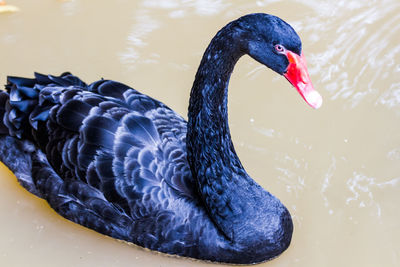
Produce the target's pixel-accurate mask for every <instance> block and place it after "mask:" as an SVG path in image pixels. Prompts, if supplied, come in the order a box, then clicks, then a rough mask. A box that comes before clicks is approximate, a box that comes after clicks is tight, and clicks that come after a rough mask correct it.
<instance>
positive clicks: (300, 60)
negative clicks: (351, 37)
mask: <svg viewBox="0 0 400 267" xmlns="http://www.w3.org/2000/svg"><path fill="white" fill-rule="evenodd" d="M236 23H237V24H236V25H237V28H238V29H239V30H238V32H239V34H240V39H241V49H242V50H243V51H244V52H245V53H247V54H248V55H250V56H251V57H252V58H254V59H255V60H257V61H258V62H260V63H261V64H263V65H265V66H267V67H268V68H270V69H272V70H273V71H275V72H277V73H278V74H280V75H283V76H284V77H285V78H286V79H287V80H288V81H289V82H290V83H291V84H292V85H293V86H294V87H295V88H296V89H297V91H298V92H299V94H300V95H301V96H302V97H303V99H304V100H305V101H306V102H307V103H308V104H309V105H310V106H311V107H313V108H316V109H317V108H319V107H321V105H322V97H321V95H320V94H319V93H318V92H317V91H316V90H315V89H314V86H313V85H312V83H311V79H310V76H309V74H308V70H307V65H306V60H305V56H304V53H303V52H302V46H301V40H300V37H299V36H298V35H297V33H296V32H295V30H294V29H293V28H292V27H291V26H290V25H289V24H288V23H286V22H285V21H283V20H282V19H280V18H278V17H275V16H272V15H268V14H261V13H257V14H250V15H247V16H243V17H241V18H240V19H238V20H237V21H236Z"/></svg>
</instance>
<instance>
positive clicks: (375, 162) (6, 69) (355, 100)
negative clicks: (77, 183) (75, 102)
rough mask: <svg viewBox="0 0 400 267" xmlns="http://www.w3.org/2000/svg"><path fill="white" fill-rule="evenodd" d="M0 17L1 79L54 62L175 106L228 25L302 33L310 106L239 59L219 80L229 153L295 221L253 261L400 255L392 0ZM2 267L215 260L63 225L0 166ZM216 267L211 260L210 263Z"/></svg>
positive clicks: (162, 2)
mask: <svg viewBox="0 0 400 267" xmlns="http://www.w3.org/2000/svg"><path fill="white" fill-rule="evenodd" d="M8 2H9V3H10V4H13V5H15V6H17V7H19V9H20V11H19V12H16V13H3V14H0V62H1V64H0V81H2V83H3V84H4V83H5V80H6V75H21V76H31V75H32V73H33V71H39V72H43V73H53V74H60V73H62V72H64V71H66V70H68V71H71V72H72V73H74V74H76V75H78V76H80V77H81V78H82V79H84V80H85V81H87V82H91V81H94V80H96V79H99V78H101V77H104V78H107V79H114V80H118V81H121V82H124V83H126V84H128V85H131V86H132V87H134V88H136V89H138V90H140V91H142V92H144V93H146V94H149V95H151V96H153V97H155V98H157V99H159V100H161V101H163V102H164V103H166V104H168V105H169V106H170V107H171V108H173V109H174V110H176V111H177V112H178V113H180V114H182V115H184V116H186V112H187V104H188V97H189V91H190V88H191V84H192V82H193V79H194V74H195V72H196V69H197V66H198V64H199V62H200V59H201V56H202V53H203V51H204V49H205V48H206V46H207V44H208V42H209V41H210V40H211V38H212V37H213V35H214V34H215V33H216V32H217V31H218V30H219V29H220V28H221V27H222V26H223V25H225V24H226V23H227V22H229V21H231V20H233V19H235V18H237V17H239V16H241V15H244V14H247V13H251V12H266V13H271V14H274V15H277V16H279V17H281V18H283V19H285V20H286V21H287V22H289V23H290V24H291V25H293V27H294V28H295V29H296V30H297V32H298V33H299V35H300V36H301V38H302V40H303V49H304V53H305V55H306V57H307V60H308V66H309V70H310V75H311V78H312V80H313V83H314V86H315V88H316V89H318V90H319V92H320V93H321V94H322V95H323V97H324V104H323V106H322V108H321V109H320V110H317V111H315V110H312V109H311V108H309V107H308V106H307V105H306V104H305V103H304V101H303V100H302V99H301V97H300V96H298V95H297V93H296V92H295V90H294V89H293V88H291V87H290V85H289V84H288V83H287V81H286V80H285V79H284V78H282V77H278V76H277V75H276V74H274V73H272V71H270V70H268V69H266V68H265V67H263V66H260V65H259V64H258V63H257V62H255V61H253V60H251V59H250V58H249V57H243V58H242V59H241V60H240V61H239V63H238V65H237V67H236V68H235V71H234V73H233V76H232V79H231V86H230V94H229V114H230V117H229V120H230V125H231V131H232V136H233V139H234V142H235V147H236V150H237V151H238V154H239V156H240V158H241V160H242V162H243V164H244V166H245V167H246V169H247V171H248V172H249V173H250V174H251V175H252V177H254V178H255V179H256V180H257V182H259V183H260V184H262V185H263V187H265V188H266V189H268V190H269V191H270V192H271V193H273V194H274V195H276V196H278V197H279V198H280V199H281V200H282V202H283V203H284V204H285V205H286V206H287V207H288V209H289V210H290V212H291V214H292V215H293V219H294V226H295V231H294V235H293V240H292V244H291V246H290V248H289V249H288V250H287V251H286V252H285V253H283V254H282V255H281V256H280V257H279V258H277V259H275V260H273V261H271V262H267V263H264V264H261V265H259V266H307V267H310V266H399V265H400V242H399V239H400V227H399V221H400V213H399V212H398V208H397V207H398V203H400V193H399V192H400V134H399V132H400V39H399V36H400V2H399V1H398V0H380V1H366V0H365V1H351V0H350V1H349V0H346V1H344V0H342V1H327V0H326V1H316V0H312V1H309V0H308V1H306V0H298V1H289V0H285V1H274V0H269V1H268V0H265V1H261V0H259V1H235V2H234V3H232V1H223V0H220V1H209V0H197V1H196V0H191V1H190V0H180V1H179V0H159V1H156V0H142V1H131V0H117V1H99V0H98V1H83V0H75V1H57V0H40V1H22V0H9V1H8ZM0 216H1V218H2V220H1V222H0V226H1V227H0V235H1V238H0V240H1V241H0V265H1V266H26V265H27V263H29V265H30V266H55V265H57V266H139V265H141V266H214V265H213V264H209V263H201V262H198V261H193V260H189V259H178V258H175V257H167V256H162V255H159V254H157V253H152V252H149V251H147V250H144V249H141V248H138V247H136V246H130V245H127V244H125V243H123V242H118V241H115V240H114V239H111V238H108V237H105V236H102V235H100V234H97V233H95V232H93V231H91V230H88V229H85V228H83V227H81V226H79V225H76V224H74V223H71V222H69V221H67V220H65V219H63V218H61V217H60V216H58V215H57V214H56V213H55V212H54V211H53V210H51V209H50V208H49V206H48V205H47V204H46V202H45V201H43V200H40V199H38V198H36V197H35V196H33V195H31V194H29V193H28V192H26V191H25V190H24V189H23V188H22V187H20V186H19V185H18V183H17V182H16V179H15V177H14V176H13V175H12V174H11V173H10V172H9V171H8V170H7V169H6V168H5V167H4V166H3V165H1V179H0ZM215 266H218V265H215Z"/></svg>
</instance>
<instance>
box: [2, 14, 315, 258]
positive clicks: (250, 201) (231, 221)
mask: <svg viewBox="0 0 400 267" xmlns="http://www.w3.org/2000/svg"><path fill="white" fill-rule="evenodd" d="M244 54H249V55H250V56H252V57H253V58H254V59H256V60H257V61H259V62H260V63H262V64H264V65H266V66H267V67H269V68H271V69H273V70H274V71H276V72H277V73H279V74H281V75H285V77H286V78H287V79H288V80H289V81H290V82H291V83H292V84H293V85H294V86H295V87H296V88H297V89H298V90H299V92H300V94H301V95H302V96H303V98H304V99H305V100H306V101H307V102H308V103H309V104H310V105H311V106H313V107H319V106H320V104H321V100H320V96H319V95H317V96H315V93H316V92H315V91H314V90H313V88H312V85H311V83H310V82H309V77H308V73H307V70H306V68H305V65H304V66H302V65H301V64H303V61H302V60H303V55H302V53H301V42H300V39H299V37H298V36H297V34H296V33H295V32H294V30H293V29H292V28H291V27H290V26H289V25H288V24H287V23H285V22H284V21H282V20H281V19H279V18H277V17H274V16H271V15H267V14H250V15H247V16H244V17H241V18H239V19H237V20H235V21H233V22H231V23H229V24H228V25H227V26H225V27H224V28H223V29H222V30H220V31H219V32H218V33H217V35H216V36H215V37H214V39H213V40H212V42H211V43H210V45H209V46H208V48H207V50H206V52H205V54H204V56H203V59H202V61H201V63H200V67H199V69H198V72H197V74H196V78H195V81H194V84H193V88H192V91H191V97H190V103H189V115H188V117H189V120H188V122H186V121H185V120H184V119H183V118H182V117H181V116H180V115H178V114H177V113H175V112H174V111H173V110H171V109H170V108H169V107H167V106H166V105H164V104H163V103H161V102H159V101H157V100H155V99H153V98H151V97H149V96H146V95H144V94H141V93H139V92H138V91H136V90H135V89H133V88H130V87H129V86H126V85H124V84H121V83H118V82H115V81H111V80H103V79H102V80H99V81H96V82H94V83H92V84H89V85H87V84H86V83H84V82H83V81H81V80H80V79H79V78H77V77H76V76H73V75H72V74H70V73H64V74H62V75H61V76H51V75H42V74H38V73H36V74H35V78H33V79H28V78H19V77H8V82H7V85H6V89H7V90H6V91H7V92H5V91H2V92H1V93H0V115H1V116H2V118H3V120H2V122H3V123H0V151H1V152H0V160H1V161H2V162H3V163H4V164H6V165H7V166H8V167H9V168H10V169H11V170H12V171H13V172H14V174H15V175H16V177H17V178H18V180H19V182H20V183H21V184H22V185H23V186H24V187H25V188H26V189H27V190H29V191H30V192H32V193H33V194H35V195H37V196H38V197H41V198H44V199H46V200H47V201H48V203H49V205H50V206H51V207H52V208H53V209H54V210H55V211H56V212H57V213H59V214H60V215H61V216H63V217H65V218H67V219H69V220H71V221H74V222H76V223H79V224H81V225H83V226H86V227H88V228H90V229H93V230H95V231H97V232H100V233H102V234H105V235H109V236H112V237H114V238H117V239H122V240H126V241H129V242H133V243H135V244H137V245H139V246H143V247H146V248H149V249H152V250H157V251H160V252H164V253H168V254H176V255H182V256H186V257H193V258H198V259H203V260H210V261H218V262H226V263H242V264H243V263H258V262H262V261H266V260H269V259H272V258H274V257H276V256H278V255H279V254H281V253H282V252H283V251H284V250H285V249H286V248H287V247H288V246H289V244H290V240H291V236H292V231H293V224H292V220H291V216H290V214H289V212H288V210H287V209H286V208H285V207H284V205H283V204H282V203H281V202H280V201H279V200H278V199H277V198H276V197H274V196H273V195H271V194H270V193H268V192H267V191H266V190H264V189H263V188H262V187H261V186H260V185H258V184H257V183H256V182H255V181H254V180H252V179H251V178H250V177H249V175H248V174H247V173H246V171H245V170H244V168H243V166H242V165H241V163H240V160H239V158H238V157H237V155H236V153H235V150H234V147H233V144H232V141H231V137H230V133H229V126H228V120H227V89H228V83H229V77H230V74H231V73H232V70H233V67H234V65H235V63H236V61H237V60H238V59H239V58H240V57H241V56H242V55H244ZM299 62H300V63H299ZM304 64H305V63H304ZM304 68H305V69H304ZM298 83H302V85H301V86H298ZM310 92H311V93H310ZM310 94H312V95H313V96H312V97H309V95H310ZM318 96H319V97H318Z"/></svg>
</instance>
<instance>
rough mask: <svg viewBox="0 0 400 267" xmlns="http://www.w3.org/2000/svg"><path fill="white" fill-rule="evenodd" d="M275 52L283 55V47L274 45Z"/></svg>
mask: <svg viewBox="0 0 400 267" xmlns="http://www.w3.org/2000/svg"><path fill="white" fill-rule="evenodd" d="M275 51H276V52H278V53H283V52H285V48H284V47H283V45H280V44H276V45H275Z"/></svg>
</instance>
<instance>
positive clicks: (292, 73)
mask: <svg viewBox="0 0 400 267" xmlns="http://www.w3.org/2000/svg"><path fill="white" fill-rule="evenodd" d="M286 56H287V58H288V60H289V66H288V68H287V71H286V73H285V74H284V75H283V76H285V78H286V79H287V80H288V81H289V82H290V83H291V84H292V85H293V86H294V87H295V88H296V89H297V91H298V92H299V93H300V95H301V96H302V97H303V98H304V100H305V101H306V102H307V104H309V105H310V106H311V107H313V108H315V109H317V108H319V107H321V105H322V97H321V95H320V94H319V93H318V92H317V91H315V89H314V86H313V85H312V83H311V79H310V75H308V70H307V65H306V59H305V57H304V54H303V53H301V56H299V55H297V54H296V53H293V52H291V51H286Z"/></svg>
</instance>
